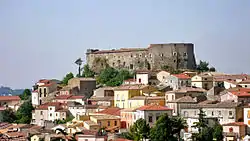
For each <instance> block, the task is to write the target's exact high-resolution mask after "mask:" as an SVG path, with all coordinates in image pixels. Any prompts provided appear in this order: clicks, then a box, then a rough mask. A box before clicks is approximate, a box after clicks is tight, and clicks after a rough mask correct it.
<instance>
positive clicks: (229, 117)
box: [180, 108, 237, 124]
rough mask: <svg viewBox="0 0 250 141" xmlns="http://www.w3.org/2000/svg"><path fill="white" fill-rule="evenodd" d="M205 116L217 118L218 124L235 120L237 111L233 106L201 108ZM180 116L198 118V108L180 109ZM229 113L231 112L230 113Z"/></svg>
mask: <svg viewBox="0 0 250 141" xmlns="http://www.w3.org/2000/svg"><path fill="white" fill-rule="evenodd" d="M202 110H203V111H204V112H205V114H206V117H207V118H218V120H219V123H220V124H227V123H231V122H236V121H237V118H236V116H237V111H236V109H235V108H202ZM180 111H181V112H180V113H181V116H182V117H184V118H198V116H199V115H198V114H199V109H198V108H197V109H185V108H182V109H181V110H180ZM230 113H231V114H230Z"/></svg>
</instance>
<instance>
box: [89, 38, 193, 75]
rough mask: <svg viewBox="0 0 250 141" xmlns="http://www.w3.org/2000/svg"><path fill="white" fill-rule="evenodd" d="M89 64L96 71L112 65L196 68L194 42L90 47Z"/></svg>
mask: <svg viewBox="0 0 250 141" xmlns="http://www.w3.org/2000/svg"><path fill="white" fill-rule="evenodd" d="M86 57H87V64H88V65H89V66H90V68H91V69H92V70H94V71H95V72H97V73H98V72H100V70H101V69H102V68H105V67H107V66H111V67H113V68H117V69H120V68H126V69H129V70H138V69H148V70H156V69H161V68H162V67H163V66H168V67H171V68H173V69H194V68H195V67H196V61H195V55H194V45H193V44H192V43H170V44H150V45H149V47H148V48H121V49H118V50H114V49H112V50H98V49H88V50H87V53H86Z"/></svg>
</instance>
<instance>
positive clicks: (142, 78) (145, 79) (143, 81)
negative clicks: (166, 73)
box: [136, 73, 149, 85]
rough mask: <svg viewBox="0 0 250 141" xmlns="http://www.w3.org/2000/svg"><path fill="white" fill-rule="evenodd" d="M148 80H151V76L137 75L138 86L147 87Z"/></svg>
mask: <svg viewBox="0 0 250 141" xmlns="http://www.w3.org/2000/svg"><path fill="white" fill-rule="evenodd" d="M148 80H149V74H147V73H145V74H136V83H137V84H145V85H147V84H148ZM140 81H141V82H140Z"/></svg>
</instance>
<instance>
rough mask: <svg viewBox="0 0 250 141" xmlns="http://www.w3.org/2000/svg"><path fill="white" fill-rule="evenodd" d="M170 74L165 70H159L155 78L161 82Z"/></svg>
mask: <svg viewBox="0 0 250 141" xmlns="http://www.w3.org/2000/svg"><path fill="white" fill-rule="evenodd" d="M169 75H170V73H169V72H166V71H160V72H159V73H157V75H156V77H157V79H158V80H159V81H160V82H161V83H165V82H166V78H167V77H168V76H169Z"/></svg>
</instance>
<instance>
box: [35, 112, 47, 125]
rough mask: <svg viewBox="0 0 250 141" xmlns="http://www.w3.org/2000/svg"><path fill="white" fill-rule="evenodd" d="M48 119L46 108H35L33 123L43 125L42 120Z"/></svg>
mask: <svg viewBox="0 0 250 141" xmlns="http://www.w3.org/2000/svg"><path fill="white" fill-rule="evenodd" d="M41 112H42V114H41ZM46 120H48V110H35V113H34V116H33V117H32V121H35V122H33V123H34V124H36V125H39V126H44V121H46Z"/></svg>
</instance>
